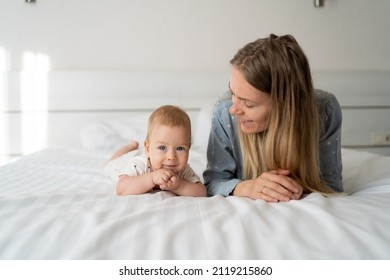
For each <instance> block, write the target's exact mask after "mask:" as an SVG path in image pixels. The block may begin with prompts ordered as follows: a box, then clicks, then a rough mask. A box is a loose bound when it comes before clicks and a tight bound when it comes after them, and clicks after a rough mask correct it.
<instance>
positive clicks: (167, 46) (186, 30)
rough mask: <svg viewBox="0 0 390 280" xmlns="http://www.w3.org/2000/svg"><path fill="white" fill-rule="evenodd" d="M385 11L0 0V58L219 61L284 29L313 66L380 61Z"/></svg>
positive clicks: (80, 65) (210, 2)
mask: <svg viewBox="0 0 390 280" xmlns="http://www.w3.org/2000/svg"><path fill="white" fill-rule="evenodd" d="M389 14H390V1H389V0H370V1H368V0H324V7H322V8H316V7H314V1H313V0H36V3H35V4H26V3H25V1H24V0H0V51H1V49H2V52H3V53H5V55H4V56H5V57H6V60H7V62H6V63H4V61H3V62H1V63H2V64H3V65H2V67H3V68H6V69H7V70H20V69H22V68H23V54H25V53H26V52H33V53H39V54H43V55H47V56H48V58H49V63H50V69H51V70H134V69H136V70H139V69H142V70H144V69H158V70H159V69H179V70H183V69H195V70H196V69H199V70H205V69H206V70H208V69H218V70H219V69H226V68H227V67H228V61H229V59H230V58H231V57H232V55H233V54H234V53H235V52H236V51H237V49H238V48H239V47H241V46H242V45H243V44H244V43H247V42H249V41H252V40H254V39H256V38H258V37H263V36H267V35H268V34H269V33H276V34H283V33H291V34H293V35H294V36H295V37H296V38H297V39H298V41H299V42H300V43H301V45H302V47H303V48H304V50H305V51H306V54H307V55H308V57H309V59H310V61H311V65H312V67H313V69H315V70H316V69H317V70H351V69H352V70H389V69H390V55H389V50H390V36H388V34H389V30H390V19H389V17H388V15H389ZM4 56H3V57H4ZM0 58H1V57H0ZM4 64H5V65H4Z"/></svg>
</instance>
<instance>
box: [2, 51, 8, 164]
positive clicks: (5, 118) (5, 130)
mask: <svg viewBox="0 0 390 280" xmlns="http://www.w3.org/2000/svg"><path fill="white" fill-rule="evenodd" d="M7 60H8V56H7V53H6V50H5V49H4V48H3V47H0V165H3V164H5V163H7V161H8V158H7V157H8V155H9V153H10V147H9V127H8V114H7V110H8V108H7V106H8V86H7V83H6V73H7V70H8V69H7V68H8V65H7V64H8V63H7Z"/></svg>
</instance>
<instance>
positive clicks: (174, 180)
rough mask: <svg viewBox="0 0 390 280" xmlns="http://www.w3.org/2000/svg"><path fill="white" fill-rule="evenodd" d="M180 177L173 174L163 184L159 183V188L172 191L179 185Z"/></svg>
mask: <svg viewBox="0 0 390 280" xmlns="http://www.w3.org/2000/svg"><path fill="white" fill-rule="evenodd" d="M180 182H181V180H180V178H179V177H177V176H176V175H173V176H172V177H171V178H170V179H169V181H168V182H167V183H165V184H161V185H160V188H161V189H162V190H164V191H172V190H175V189H177V188H178V187H179V186H180Z"/></svg>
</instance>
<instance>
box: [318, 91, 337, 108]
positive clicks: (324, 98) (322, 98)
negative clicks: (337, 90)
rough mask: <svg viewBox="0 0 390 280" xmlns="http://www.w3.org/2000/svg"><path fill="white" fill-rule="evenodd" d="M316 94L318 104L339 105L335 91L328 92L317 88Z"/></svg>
mask: <svg viewBox="0 0 390 280" xmlns="http://www.w3.org/2000/svg"><path fill="white" fill-rule="evenodd" d="M314 94H315V97H316V100H317V104H318V105H322V106H331V107H338V106H340V105H339V102H338V100H337V98H336V96H335V95H334V94H333V93H330V92H327V91H325V90H322V89H315V90H314Z"/></svg>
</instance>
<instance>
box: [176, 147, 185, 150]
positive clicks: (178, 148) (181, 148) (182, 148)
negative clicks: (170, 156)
mask: <svg viewBox="0 0 390 280" xmlns="http://www.w3.org/2000/svg"><path fill="white" fill-rule="evenodd" d="M176 150H178V151H185V150H186V148H185V147H177V148H176Z"/></svg>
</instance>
